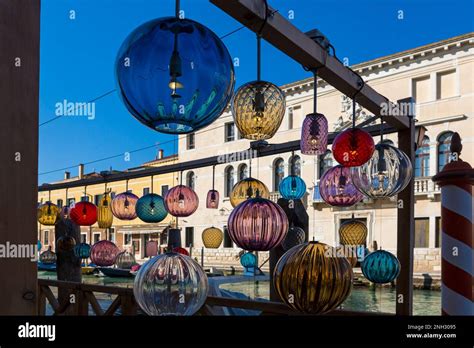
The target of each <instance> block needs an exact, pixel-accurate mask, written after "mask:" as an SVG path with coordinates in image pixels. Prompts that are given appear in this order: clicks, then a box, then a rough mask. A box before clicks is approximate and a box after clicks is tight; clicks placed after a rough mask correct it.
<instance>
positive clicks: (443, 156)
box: [438, 132, 453, 172]
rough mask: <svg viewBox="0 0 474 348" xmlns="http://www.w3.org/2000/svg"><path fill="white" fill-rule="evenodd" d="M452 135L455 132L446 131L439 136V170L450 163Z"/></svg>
mask: <svg viewBox="0 0 474 348" xmlns="http://www.w3.org/2000/svg"><path fill="white" fill-rule="evenodd" d="M452 136H453V132H445V133H443V134H441V135H440V136H439V137H438V172H440V171H441V170H442V169H443V167H444V166H445V165H446V164H447V163H449V155H450V153H451V151H450V147H451V137H452Z"/></svg>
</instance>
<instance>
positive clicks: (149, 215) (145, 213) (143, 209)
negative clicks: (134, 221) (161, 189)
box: [136, 193, 168, 223]
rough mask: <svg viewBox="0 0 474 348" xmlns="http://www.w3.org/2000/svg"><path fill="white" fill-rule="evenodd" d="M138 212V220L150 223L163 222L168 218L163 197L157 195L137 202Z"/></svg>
mask: <svg viewBox="0 0 474 348" xmlns="http://www.w3.org/2000/svg"><path fill="white" fill-rule="evenodd" d="M136 211H137V216H138V218H139V219H140V220H142V221H143V222H148V223H157V222H161V221H163V220H164V219H165V218H166V217H167V216H168V212H167V211H166V208H165V201H164V199H163V197H161V196H160V195H157V194H155V193H149V194H147V195H145V196H143V197H141V198H140V199H139V200H138V201H137V205H136Z"/></svg>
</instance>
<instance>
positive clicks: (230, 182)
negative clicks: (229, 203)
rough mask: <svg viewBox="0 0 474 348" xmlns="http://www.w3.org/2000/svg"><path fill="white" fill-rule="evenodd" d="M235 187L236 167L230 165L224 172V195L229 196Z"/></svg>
mask: <svg viewBox="0 0 474 348" xmlns="http://www.w3.org/2000/svg"><path fill="white" fill-rule="evenodd" d="M233 187H234V167H232V166H228V167H227V168H226V169H225V172H224V196H225V197H229V195H230V193H231V192H232V188H233Z"/></svg>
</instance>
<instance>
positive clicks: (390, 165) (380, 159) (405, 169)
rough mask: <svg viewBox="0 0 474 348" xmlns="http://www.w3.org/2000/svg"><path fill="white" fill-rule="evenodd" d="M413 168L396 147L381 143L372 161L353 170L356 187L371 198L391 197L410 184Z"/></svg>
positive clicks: (405, 156) (376, 148)
mask: <svg viewBox="0 0 474 348" xmlns="http://www.w3.org/2000/svg"><path fill="white" fill-rule="evenodd" d="M412 175H413V168H412V164H411V161H410V159H409V158H408V156H407V155H406V154H405V153H404V152H403V151H401V150H399V149H397V148H396V147H394V146H392V145H390V144H385V143H380V144H377V145H376V146H375V152H374V154H373V155H372V157H371V158H370V160H369V161H368V162H367V163H365V164H363V165H361V166H360V167H356V168H352V181H353V183H354V186H355V187H356V188H357V189H358V190H359V191H360V192H362V193H363V194H365V195H366V196H368V197H370V198H380V197H391V196H394V195H396V194H397V193H399V192H400V191H402V190H403V189H404V188H405V187H406V186H407V185H408V183H409V182H410V180H411V178H412Z"/></svg>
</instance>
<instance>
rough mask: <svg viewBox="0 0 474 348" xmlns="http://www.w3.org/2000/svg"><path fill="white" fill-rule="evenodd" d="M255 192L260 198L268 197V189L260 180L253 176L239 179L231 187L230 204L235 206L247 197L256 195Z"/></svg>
mask: <svg viewBox="0 0 474 348" xmlns="http://www.w3.org/2000/svg"><path fill="white" fill-rule="evenodd" d="M257 194H258V195H259V196H260V197H262V198H266V199H269V198H270V191H269V190H268V188H267V186H266V185H265V184H264V183H263V182H261V181H260V180H258V179H255V178H246V179H243V180H240V181H239V182H238V183H237V184H235V185H234V187H233V188H232V193H231V194H230V204H231V205H232V207H234V208H235V207H236V206H238V205H239V204H240V203H242V202H244V201H246V200H247V199H248V198H255V197H257Z"/></svg>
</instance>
